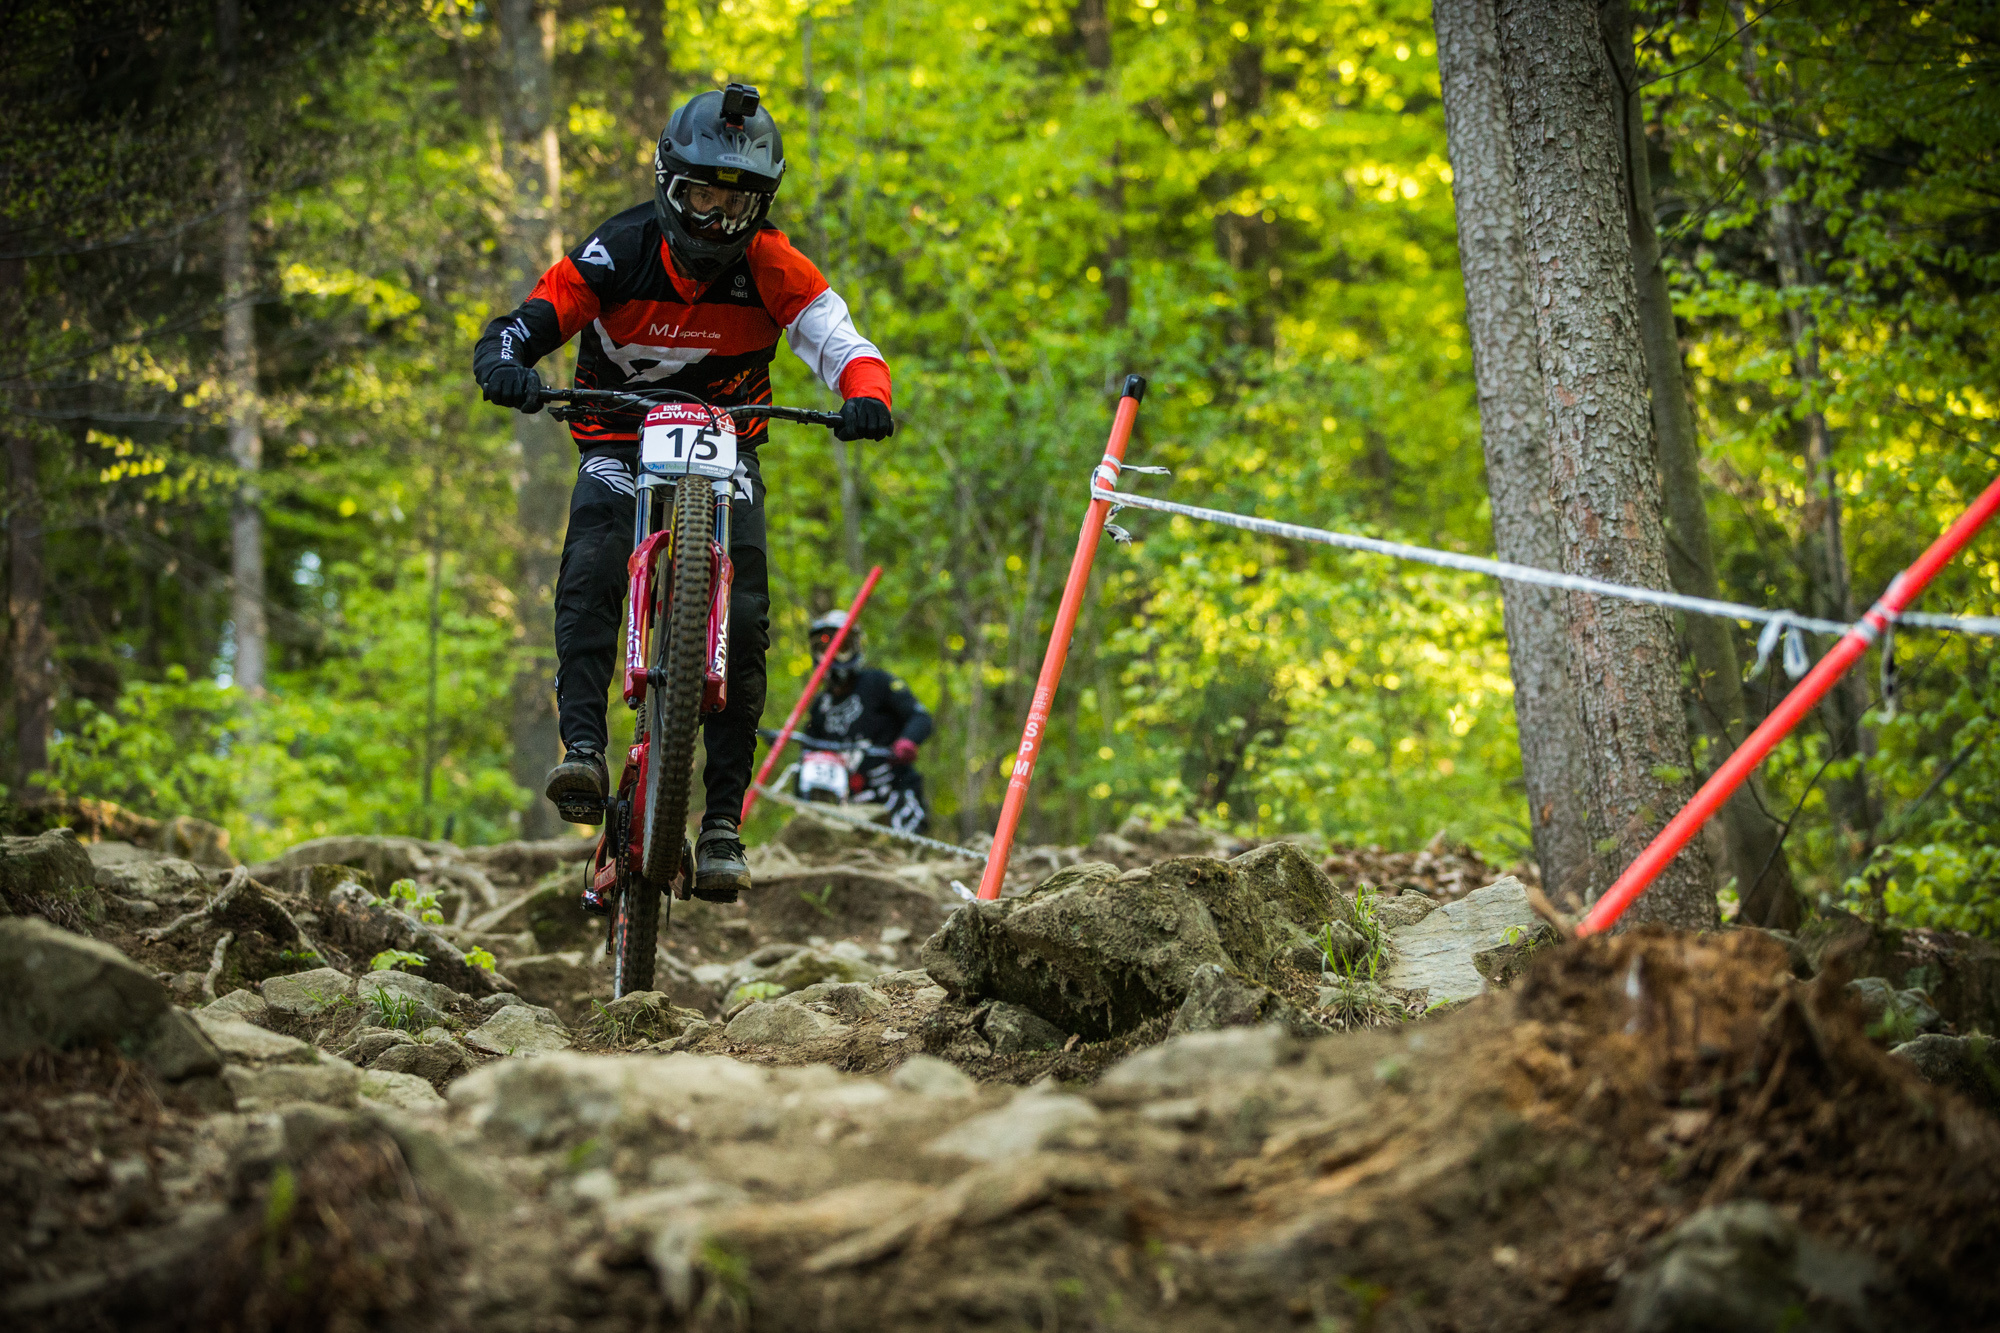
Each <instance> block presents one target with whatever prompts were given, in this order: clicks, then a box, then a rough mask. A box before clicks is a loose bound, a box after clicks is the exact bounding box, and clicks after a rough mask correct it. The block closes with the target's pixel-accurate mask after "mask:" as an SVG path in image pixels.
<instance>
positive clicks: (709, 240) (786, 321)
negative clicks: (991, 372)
mask: <svg viewBox="0 0 2000 1333" xmlns="http://www.w3.org/2000/svg"><path fill="white" fill-rule="evenodd" d="M784 174H785V154H784V147H783V144H782V142H781V140H780V138H779V135H778V126H777V123H776V122H775V121H774V120H773V119H772V118H771V113H770V112H768V111H766V110H764V109H763V108H762V106H761V105H760V104H759V98H758V95H757V91H756V89H754V88H748V87H745V86H743V85H741V84H731V85H730V86H729V88H728V89H727V90H726V91H725V92H706V93H702V94H700V95H699V96H696V97H695V98H693V99H692V100H690V101H689V102H688V103H687V104H686V105H685V106H683V107H681V109H680V110H679V111H678V112H676V113H675V114H674V117H673V119H672V121H671V122H669V123H668V125H667V128H666V132H665V133H663V134H661V136H660V141H659V145H658V147H657V149H656V150H655V152H654V156H653V179H654V183H655V185H654V192H653V200H652V202H651V203H648V204H640V205H638V206H637V207H635V208H629V209H627V210H625V211H624V212H623V213H620V214H618V215H617V216H616V217H614V218H612V219H611V220H610V221H608V222H606V223H604V224H603V225H602V226H600V227H598V228H597V229H596V230H595V231H593V232H592V233H591V234H590V236H589V237H588V239H586V240H585V241H584V242H583V244H581V245H579V246H577V247H576V249H574V250H572V251H570V253H569V254H568V255H567V256H565V257H564V258H562V259H560V260H558V261H557V262H556V264H555V266H554V267H553V268H551V269H549V271H548V272H547V273H545V274H543V275H542V279H541V281H540V282H539V283H537V284H536V286H535V289H534V291H533V292H531V293H530V294H529V296H528V299H527V300H525V301H523V302H522V303H521V304H520V305H519V306H517V307H516V308H515V309H514V310H512V311H510V312H509V313H507V314H505V315H502V316H501V317H500V318H498V319H496V320H494V321H493V322H492V323H490V324H488V325H487V326H486V332H485V334H484V335H483V336H482V337H481V338H480V339H479V344H478V346H477V347H476V348H475V349H474V351H473V358H472V369H473V376H474V378H475V379H477V380H478V381H479V386H480V388H481V389H482V390H483V391H484V392H485V395H486V399H487V401H488V402H492V403H498V404H499V405H500V406H502V407H511V408H518V409H519V410H521V411H523V412H538V411H540V410H541V407H542V400H541V391H542V389H543V387H544V386H543V384H542V380H541V377H540V376H539V375H537V374H536V373H535V371H534V369H533V367H534V365H535V363H536V362H537V361H539V360H541V359H542V358H543V357H545V356H547V355H549V354H550V353H551V352H553V351H555V350H556V349H557V348H559V347H561V346H562V345H563V344H564V343H566V342H568V341H569V340H570V339H571V338H572V337H575V336H576V335H577V334H579V333H581V334H582V340H581V343H580V346H579V348H578V350H577V358H576V385H577V387H578V388H589V389H625V390H630V391H633V392H644V391H646V390H648V389H674V390H679V391H681V392H684V393H690V394H694V395H696V396H697V397H699V398H702V399H704V400H705V401H707V402H710V403H713V404H717V405H721V406H738V405H741V404H747V403H769V402H770V401H771V376H770V365H771V361H772V358H773V357H774V356H775V355H776V352H777V345H778V337H779V335H780V334H781V333H782V334H783V335H784V336H785V338H786V339H787V340H788V341H789V342H790V343H791V346H792V350H793V351H794V352H795V353H797V354H798V356H799V358H800V359H801V360H803V361H804V362H805V363H806V365H807V366H809V367H811V369H812V370H813V372H814V373H815V374H817V375H818V376H819V377H820V379H821V380H823V381H824V382H825V383H826V385H827V387H828V388H830V389H833V390H834V391H835V392H837V393H839V394H840V395H841V396H842V398H843V399H844V400H845V401H844V403H843V404H842V407H841V424H840V426H839V427H838V428H836V430H835V431H834V433H835V434H836V435H837V436H839V437H840V438H841V439H843V440H880V439H885V438H887V437H888V435H889V433H890V431H891V429H892V425H891V419H890V415H889V406H890V397H889V367H888V363H887V362H885V361H884V360H883V359H882V354H881V353H880V352H879V351H877V350H876V348H875V345H874V344H873V343H871V342H869V341H868V340H867V339H866V338H863V337H862V336H861V334H860V333H859V332H858V331H857V330H856V329H855V327H854V321H853V320H852V319H851V318H850V317H849V315H848V312H847V303H846V302H844V301H842V300H841V299H840V296H839V295H838V294H837V293H836V292H834V290H833V289H832V288H831V287H829V286H828V285H827V281H826V279H825V278H824V277H822V276H820V272H819V270H818V269H817V268H815V267H814V266H813V263H812V261H811V260H809V259H807V258H806V257H805V256H804V255H802V254H800V253H799V252H798V251H797V250H796V249H794V248H793V247H792V243H791V241H789V240H788V239H786V237H785V234H784V233H783V232H781V231H779V230H778V229H777V228H776V227H774V226H772V225H771V224H770V222H768V221H767V220H766V216H767V214H769V212H770V209H771V201H772V199H773V197H774V196H776V194H777V192H778V184H779V182H780V181H781V180H782V179H783V178H784ZM739 429H740V430H741V431H742V434H741V435H740V436H739V438H738V441H737V450H738V457H739V459H740V460H741V461H740V462H739V464H738V467H737V473H736V478H735V481H734V482H733V485H734V487H735V496H734V501H733V503H732V505H731V510H730V533H731V539H730V548H729V558H730V559H731V561H733V562H734V564H735V566H736V579H735V584H734V586H733V588H732V592H731V597H730V603H729V623H730V645H729V649H730V651H729V703H728V707H726V708H725V709H723V710H722V711H721V712H719V713H711V714H709V715H708V717H707V718H706V719H705V720H704V721H703V744H704V746H705V748H706V750H707V754H708V762H707V765H706V780H707V787H708V792H707V797H708V800H707V813H706V814H705V815H704V816H703V818H702V823H701V833H700V835H699V836H698V837H697V839H696V842H695V884H694V892H695V895H696V896H697V897H701V898H706V899H709V900H711V901H715V902H733V901H735V900H736V897H737V893H738V891H739V890H741V889H746V888H748V887H750V867H749V865H748V864H747V862H746V861H745V859H744V853H743V843H742V841H741V839H740V838H739V837H738V832H737V824H736V821H737V815H738V813H739V812H740V811H741V810H742V808H743V796H744V793H745V792H746V791H747V790H748V789H749V784H750V769H751V764H752V761H753V760H754V758H755V755H756V746H757V722H758V719H759V718H760V717H761V716H762V715H763V711H764V654H765V651H766V649H767V648H768V647H769V646H770V619H769V612H770V605H771V595H770V574H769V568H768V564H767V557H766V550H765V535H764V480H763V476H762V472H761V470H760V468H759V465H758V460H757V450H758V447H759V446H760V445H762V444H763V442H764V440H765V438H766V435H767V432H768V427H767V423H766V422H765V421H763V420H762V419H761V418H760V419H756V420H752V421H749V422H747V423H744V424H743V425H742V426H740V427H739ZM570 433H571V435H572V436H573V437H574V438H575V440H576V444H577V448H578V449H579V450H581V451H582V455H583V457H582V461H581V463H580V465H579V466H578V468H577V476H576V487H575V489H574V491H572V492H571V495H570V509H569V532H568V535H567V536H566V537H565V538H564V539H563V553H562V566H561V570H560V572H559V573H558V575H557V577H556V595H555V620H556V625H555V629H556V705H557V711H558V713H559V715H560V722H561V728H562V740H563V748H564V751H565V754H564V759H563V762H562V763H560V764H558V765H556V767H555V768H554V769H553V770H552V771H551V772H550V773H549V780H548V789H547V792H548V798H549V799H550V800H551V801H553V802H555V804H556V808H557V809H558V810H559V811H560V812H561V814H562V816H563V818H564V819H567V820H569V821H571V822H572V823H582V824H596V823H600V822H602V820H603V818H604V801H605V798H606V796H607V795H608V794H609V791H610V785H611V776H610V770H609V768H608V766H607V765H606V762H605V757H604V752H605V746H606V743H607V741H608V738H609V733H608V731H607V729H606V725H605V699H606V694H607V692H608V690H609V688H610V685H611V679H612V675H613V672H614V670H615V668H616V665H617V660H616V659H617V648H618V639H619V630H620V625H621V610H622V607H623V603H624V597H625V584H626V572H625V561H626V557H627V556H629V555H630V554H631V551H632V523H633V516H634V512H635V509H636V505H637V500H636V495H637V488H638V483H637V473H638V459H639V437H638V431H637V429H636V427H634V428H632V429H626V428H625V427H624V426H623V425H607V424H604V423H600V422H595V421H579V422H576V423H574V424H572V425H571V427H570ZM587 905H588V904H587Z"/></svg>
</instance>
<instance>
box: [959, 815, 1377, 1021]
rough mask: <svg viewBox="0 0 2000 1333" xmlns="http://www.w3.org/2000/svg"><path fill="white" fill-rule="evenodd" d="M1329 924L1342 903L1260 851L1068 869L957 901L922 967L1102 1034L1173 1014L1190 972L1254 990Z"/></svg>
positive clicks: (1270, 849)
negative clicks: (1137, 866) (1212, 972)
mask: <svg viewBox="0 0 2000 1333" xmlns="http://www.w3.org/2000/svg"><path fill="white" fill-rule="evenodd" d="M1329 922H1335V923H1339V924H1341V925H1344V926H1348V927H1354V926H1356V925H1357V924H1358V923H1357V922H1356V921H1355V920H1354V907H1353V904H1352V903H1351V902H1350V901H1349V900H1347V899H1345V898H1343V897H1342V896H1341V895H1340V894H1339V893H1337V892H1336V891H1335V889H1334V887H1333V883H1332V881H1331V880H1329V879H1327V877H1326V876H1325V874H1324V873H1322V872H1321V871H1320V869H1319V867H1318V866H1315V865H1314V864H1313V863H1312V862H1311V861H1310V860H1308V859H1307V858H1306V856H1305V855H1304V854H1303V853H1301V852H1300V851H1299V849H1298V848H1296V847H1294V846H1292V845H1291V844H1289V843H1274V844H1272V845H1270V846H1266V847H1260V848H1257V849H1256V850H1255V851H1252V852H1249V853H1246V854H1245V855H1243V856H1239V857H1237V858H1236V859H1235V860H1233V861H1227V862H1224V861H1216V860H1211V859H1207V858H1201V857H1187V858H1182V859H1178V860H1172V861H1163V862H1161V863H1160V864H1158V865H1155V866H1152V867H1149V868H1147V869H1143V870H1131V871H1126V872H1124V873H1123V874H1120V873H1119V872H1118V870H1117V869H1116V868H1115V867H1113V866H1109V865H1102V864H1088V865H1080V866H1075V867H1072V868H1070V869H1067V870H1064V871H1061V872H1059V873H1057V874H1055V875H1052V876H1051V877H1050V878H1049V879H1047V880H1045V881H1044V882H1043V883H1042V884H1040V885H1039V886H1037V887H1036V888H1034V889H1032V890H1030V891H1029V892H1027V893H1025V894H1022V895H1020V896H1019V897H1017V898H1003V899H1001V900H999V901H997V902H978V903H967V904H966V905H965V906H964V907H961V908H960V909H959V910H958V911H956V912H954V913H952V915H951V918H950V919H949V920H948V921H947V922H946V923H945V926H944V928H943V929H942V930H940V931H939V932H938V933H937V934H936V935H934V936H932V937H931V938H930V939H929V940H928V941H926V942H925V944H924V950H923V965H924V970H925V971H927V972H929V973H930V975H931V976H932V978H934V979H935V980H936V981H937V982H938V984H939V985H941V986H943V987H944V988H945V990H947V991H948V992H950V993H952V994H955V995H960V996H967V997H982V998H984V997H991V998H994V999H1001V1000H1006V1001H1008V1002H1010V1003H1013V1004H1019V1005H1022V1006H1023V1007H1025V1008H1027V1009H1030V1010H1033V1011H1034V1012H1035V1013H1037V1014H1040V1015H1041V1016H1042V1017H1043V1018H1045V1019H1047V1020H1049V1021H1050V1022H1052V1023H1054V1024H1056V1025H1057V1026H1058V1027H1060V1028H1062V1029H1063V1030H1064V1031H1065V1032H1075V1033H1080V1034H1083V1035H1084V1036H1086V1037H1105V1036H1111V1035H1115V1034H1118V1033H1123V1032H1127V1031H1130V1030H1131V1029H1132V1028H1133V1027H1135V1026H1137V1025H1138V1024H1139V1023H1141V1022H1144V1021H1145V1020H1146V1019H1148V1018H1151V1017H1153V1016H1155V1015H1158V1014H1166V1013H1172V1012H1173V1011H1175V1010H1176V1009H1178V1008H1179V1007H1180V1006H1181V1004H1182V1003H1183V1002H1184V1001H1185V1000H1186V999H1187V996H1188V992H1189V989H1190V987H1191V986H1192V985H1193V983H1194V980H1195V977H1196V974H1197V973H1198V971H1199V970H1200V969H1201V968H1203V967H1204V966H1210V965H1212V966H1215V967H1219V968H1221V969H1222V970H1223V971H1225V972H1227V973H1229V974H1230V975H1232V976H1236V977H1239V978H1241V979H1244V980H1246V981H1248V982H1250V983H1252V984H1258V985H1261V984H1263V983H1264V982H1266V981H1267V980H1268V979H1269V978H1270V976H1271V971H1272V968H1273V966H1274V965H1275V964H1277V963H1279V962H1286V963H1295V962H1296V960H1297V959H1298V958H1299V957H1300V956H1301V952H1302V951H1304V952H1305V953H1308V954H1311V956H1313V957H1317V951H1316V950H1315V949H1314V948H1313V946H1312V942H1311V937H1312V936H1313V935H1314V934H1315V933H1317V932H1318V931H1320V930H1321V929H1322V928H1323V927H1324V926H1325V925H1326V924H1327V923H1329Z"/></svg>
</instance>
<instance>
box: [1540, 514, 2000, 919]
mask: <svg viewBox="0 0 2000 1333" xmlns="http://www.w3.org/2000/svg"><path fill="white" fill-rule="evenodd" d="M1996 511H2000V479H1996V480H1995V481H1994V482H1993V484H1992V485H1990V486H1988V487H1987V488H1986V490H1985V491H1984V492H1983V493H1982V494H1981V495H1980V497H1979V498H1978V499H1977V500H1975V501H1973V502H1972V507H1971V508H1969V509H1967V510H1966V511H1965V512H1964V513H1963V514H1961V515H1959V518H1958V521H1957V522H1956V523H1954V524H1952V525H1951V527H1950V528H1948V529H1947V530H1946V531H1945V533H1944V535H1943V536H1941V537H1939V538H1938V539H1937V540H1936V541H1934V542H1932V543H1931V547H1930V549H1929V550H1928V551H1925V552H1924V553H1923V554H1922V555H1921V556H1919V557H1917V563H1915V564H1914V565H1911V566H1910V567H1909V568H1908V569H1906V570H1904V571H1903V572H1902V573H1900V574H1898V575H1897V576H1896V577H1895V578H1894V579H1891V580H1890V582H1889V590H1888V591H1887V592H1885V593H1883V594H1882V597H1881V599H1880V600H1879V601H1877V602H1876V603H1875V605H1873V606H1871V607H1869V608H1868V614H1866V615H1864V616H1863V617H1861V621H1860V623H1859V624H1857V625H1855V627H1854V628H1853V629H1851V630H1849V631H1848V632H1847V633H1845V634H1843V635H1842V636H1841V637H1840V642H1838V643H1836V644H1835V645H1834V646H1833V650H1832V651H1831V652H1829V653H1828V654H1827V655H1826V656H1825V657H1823V658H1821V659H1820V662H1819V665H1818V666H1816V667H1814V668H1813V669H1812V670H1811V671H1810V672H1809V673H1807V675H1806V678H1805V679H1804V680H1802V681H1800V682H1799V683H1798V685H1797V686H1796V687H1795V688H1794V689H1793V690H1792V692H1791V693H1790V694H1788V695H1786V696H1785V698H1784V702H1782V703H1780V704H1779V705H1778V706H1777V707H1776V708H1775V709H1773V710H1772V712H1771V715H1770V716H1769V717H1767V718H1765V719H1764V723H1763V725H1762V726H1760V727H1758V728H1757V730H1755V731H1753V732H1751V733H1750V739H1749V740H1746V741H1744V742H1743V744H1742V746H1741V747H1740V748H1738V749H1737V751H1736V753H1734V754H1732V755H1730V756H1729V758H1728V759H1726V760H1724V761H1723V764H1722V767H1720V768H1718V769H1716V770H1715V773H1714V775H1713V776H1711V777H1710V778H1709V780H1708V781H1707V782H1705V783H1703V784H1702V787H1701V790H1700V791H1698V792H1696V793H1695V795H1694V799H1693V800H1692V801H1689V802H1688V804H1687V807H1686V808H1685V809H1684V810H1682V811H1681V812H1680V813H1679V814H1677V815H1675V816H1674V817H1673V819H1671V820H1670V821H1668V823H1667V826H1666V827H1665V828H1663V829H1661V830H1660V833H1659V836H1658V837H1656V838H1654V839H1653V841H1652V844H1651V845H1650V846H1648V847H1647V848H1646V850H1645V851H1643V852H1641V853H1640V854H1639V857H1638V859H1637V860H1635V861H1633V862H1632V864H1631V865H1630V866H1628V867H1626V869H1625V873H1624V874H1622V875H1620V876H1619V877H1618V882H1617V883H1616V884H1613V885H1612V886H1611V887H1610V888H1609V889H1607V890H1606V891H1605V894H1604V896H1603V897H1602V898H1599V899H1598V900H1597V902H1596V904H1595V905H1593V906H1592V907H1591V909H1590V911H1589V912H1587V913H1585V915H1584V918H1583V920H1582V921H1580V922H1578V923H1577V927H1576V933H1577V934H1578V935H1595V934H1598V933H1599V932H1600V931H1606V930H1609V929H1611V927H1612V926H1614V925H1616V924H1617V923H1618V918H1619V917H1621V916H1623V915H1624V914H1625V909H1626V908H1628V907H1630V906H1631V905H1632V904H1633V902H1635V901H1636V900H1637V899H1638V897H1639V895H1640V894H1642V893H1644V892H1645V891H1646V889H1647V886H1649V885H1650V884H1652V882H1653V880H1654V879H1656V878H1657V877H1658V876H1659V873H1660V872H1661V871H1662V870H1665V869H1666V868H1667V864H1668V863H1669V862H1671V861H1672V860H1673V859H1674V857H1675V856H1676V855H1678V854H1679V853H1680V850H1681V848H1682V847H1684V846H1686V845H1687V842H1688V840H1689V839H1690V838H1692V837H1694V835H1695V834H1696V833H1697V832H1699V831H1700V830H1701V826H1702V825H1703V824H1705V823H1707V822H1708V819H1709V816H1711V815H1713V814H1714V813H1715V812H1716V811H1717V810H1718V809H1720V808H1721V807H1722V803H1723V802H1724V801H1727V800H1728V799H1729V797H1730V795H1731V793H1733V792H1734V791H1735V790H1736V789H1737V788H1738V787H1740V786H1742V785H1743V782H1744V780H1745V779H1747V778H1748V777H1749V776H1750V774H1751V771H1752V770H1754V769H1755V768H1756V767H1757V765H1758V764H1760V763H1762V762H1763V761H1764V756H1765V755H1767V754H1769V753H1770V752H1771V750H1772V748H1773V747H1774V746H1776V745H1777V743H1778V742H1779V741H1781V740H1783V739H1784V738H1785V736H1786V734H1787V733H1788V732H1790V731H1791V729H1792V728H1793V727H1795V726H1797V725H1798V724H1799V719H1801V718H1803V717H1804V716H1805V715H1806V713H1807V711H1808V710H1810V709H1811V708H1812V706H1813V705H1814V704H1816V703H1818V702H1819V701H1820V697H1821V696H1822V695H1824V694H1825V693H1826V692H1827V691H1828V690H1829V689H1831V688H1832V687H1833V683H1834V682H1835V681H1837V680H1839V679H1840V677H1841V676H1842V675H1843V674H1844V673H1845V672H1846V671H1847V668H1848V667H1850V666H1852V665H1854V662H1855V659H1856V658H1858V657H1860V656H1861V654H1863V653H1864V652H1866V651H1868V645H1870V644H1871V643H1874V642H1875V640H1876V638H1877V637H1879V636H1880V635H1881V633H1882V631H1883V630H1884V629H1885V628H1887V627H1888V625H1889V623H1890V622H1891V621H1893V620H1895V618H1896V617H1897V616H1899V615H1901V614H1902V613H1903V612H1904V611H1906V610H1907V609H1909V605H1910V603H1911V602H1914V601H1915V600H1916V599H1917V595H1918V594H1919V593H1921V592H1922V591H1923V590H1924V587H1925V585H1927V584H1929V583H1930V581H1931V580H1932V579H1933V578H1935V577H1936V576H1937V573H1938V571H1939V570H1941V569H1943V568H1944V567H1945V566H1946V565H1947V564H1950V563H1951V560H1952V557H1954V556H1956V555H1957V554H1958V553H1959V552H1960V551H1961V550H1963V549H1964V548H1965V544H1966V543H1967V542H1969V541H1971V540H1972V537H1973V534H1974V533H1976V532H1978V531H1979V529H1980V528H1982V527H1984V526H1985V525H1986V522H1987V520H1989V519H1991V518H1992V517H1993V515H1994V513H1995V512H1996Z"/></svg>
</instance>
